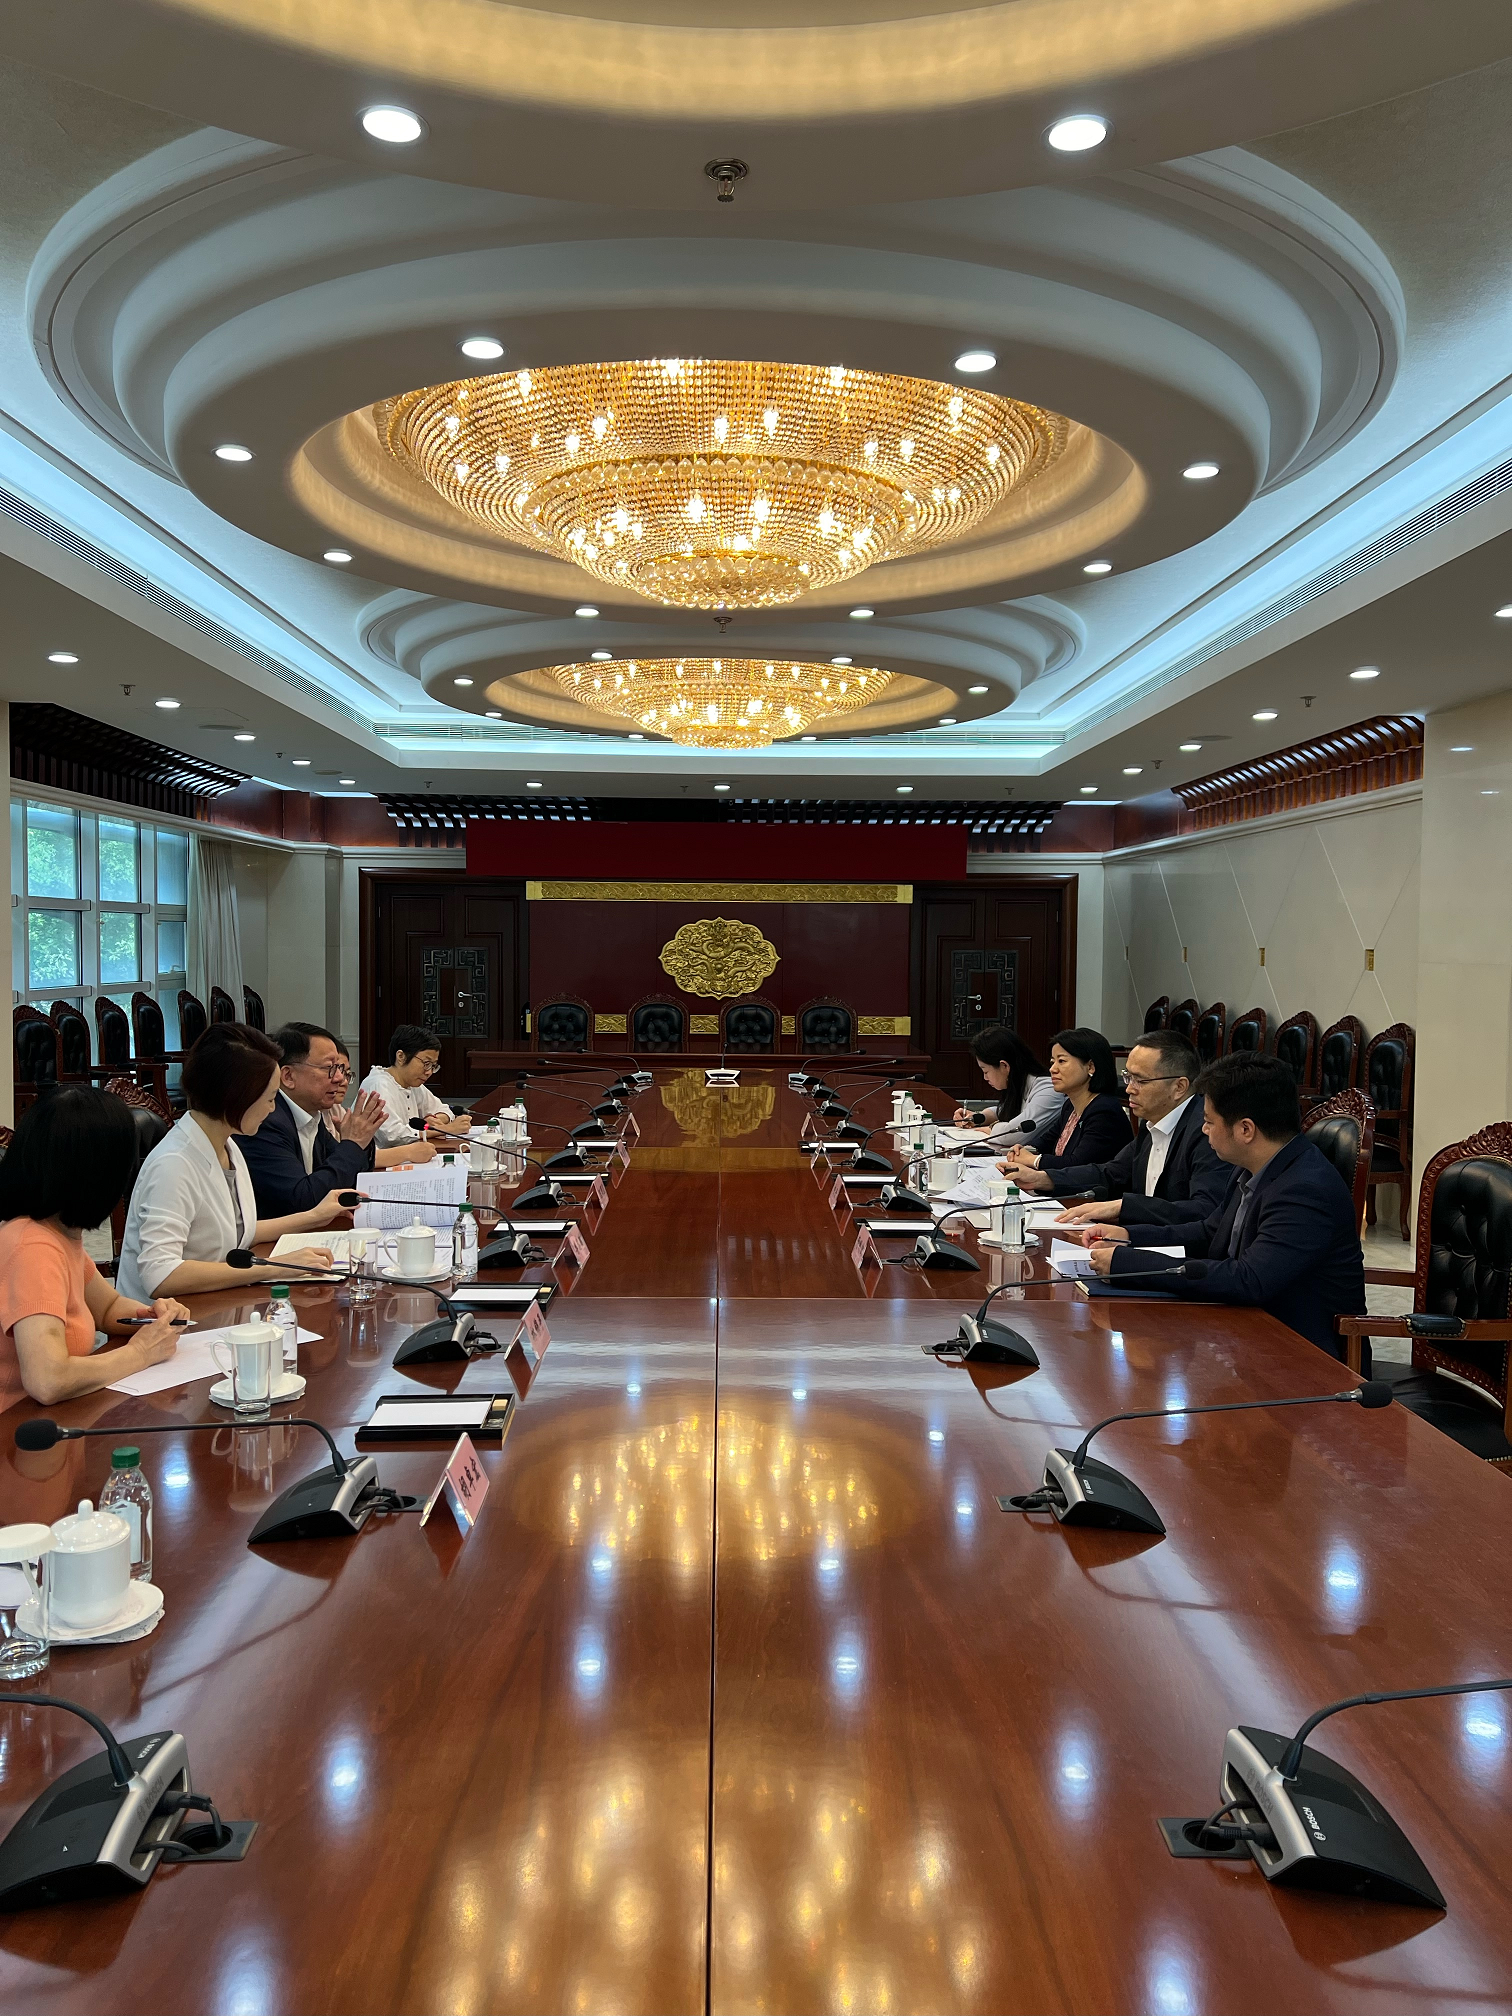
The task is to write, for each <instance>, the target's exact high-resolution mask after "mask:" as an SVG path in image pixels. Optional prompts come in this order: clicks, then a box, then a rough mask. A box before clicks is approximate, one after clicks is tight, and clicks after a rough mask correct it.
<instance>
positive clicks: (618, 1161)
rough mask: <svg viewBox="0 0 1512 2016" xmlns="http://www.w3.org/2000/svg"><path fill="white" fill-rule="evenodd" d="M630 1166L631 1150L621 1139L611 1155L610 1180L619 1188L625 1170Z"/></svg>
mask: <svg viewBox="0 0 1512 2016" xmlns="http://www.w3.org/2000/svg"><path fill="white" fill-rule="evenodd" d="M629 1167H630V1150H629V1149H628V1148H627V1147H626V1146H625V1144H624V1142H623V1141H621V1142H619V1143H618V1145H617V1146H616V1148H615V1150H614V1153H613V1154H612V1155H611V1156H610V1157H609V1181H610V1182H611V1183H612V1184H613V1185H614V1187H615V1189H616V1190H618V1188H619V1186H620V1183H621V1181H622V1180H623V1178H624V1174H625V1171H626V1170H627V1169H628V1168H629Z"/></svg>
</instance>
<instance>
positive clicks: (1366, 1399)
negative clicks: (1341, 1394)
mask: <svg viewBox="0 0 1512 2016" xmlns="http://www.w3.org/2000/svg"><path fill="white" fill-rule="evenodd" d="M1354 1397H1355V1398H1356V1400H1358V1401H1359V1403H1360V1405H1361V1406H1362V1407H1389V1406H1390V1405H1391V1401H1392V1392H1391V1382H1390V1381H1389V1380H1387V1379H1367V1380H1366V1381H1365V1384H1364V1385H1363V1386H1362V1387H1361V1388H1360V1390H1359V1392H1358V1393H1356V1395H1355V1396H1354Z"/></svg>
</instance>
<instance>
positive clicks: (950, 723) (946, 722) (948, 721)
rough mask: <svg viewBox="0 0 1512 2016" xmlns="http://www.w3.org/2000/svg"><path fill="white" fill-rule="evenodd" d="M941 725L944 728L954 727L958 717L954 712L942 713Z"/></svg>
mask: <svg viewBox="0 0 1512 2016" xmlns="http://www.w3.org/2000/svg"><path fill="white" fill-rule="evenodd" d="M939 725H940V727H942V728H954V726H955V725H956V717H955V716H954V714H942V715H941V716H940V721H939Z"/></svg>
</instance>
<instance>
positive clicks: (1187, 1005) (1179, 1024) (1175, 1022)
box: [1166, 995, 1202, 1043]
mask: <svg viewBox="0 0 1512 2016" xmlns="http://www.w3.org/2000/svg"><path fill="white" fill-rule="evenodd" d="M1201 1013H1202V1010H1201V1008H1200V1007H1199V1006H1198V1005H1197V1002H1196V1001H1195V999H1194V998H1193V997H1192V996H1191V995H1188V996H1187V998H1186V1000H1185V1001H1178V1002H1177V1003H1176V1006H1175V1007H1174V1008H1173V1009H1172V1010H1171V1019H1170V1020H1169V1022H1167V1024H1166V1027H1167V1028H1168V1029H1174V1030H1175V1031H1176V1034H1177V1035H1178V1036H1185V1038H1186V1039H1187V1041H1188V1043H1191V1042H1194V1041H1195V1040H1196V1036H1197V1017H1198V1016H1199V1015H1200V1014H1201Z"/></svg>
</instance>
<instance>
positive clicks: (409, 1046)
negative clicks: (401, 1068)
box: [388, 1022, 441, 1064]
mask: <svg viewBox="0 0 1512 2016" xmlns="http://www.w3.org/2000/svg"><path fill="white" fill-rule="evenodd" d="M440 1048H441V1038H440V1037H439V1036H438V1035H437V1034H436V1032H435V1030H434V1029H427V1028H425V1027H423V1025H422V1024H420V1023H419V1022H401V1023H400V1024H399V1027H398V1028H397V1029H396V1030H395V1031H394V1033H393V1035H392V1036H390V1038H389V1047H388V1061H389V1062H390V1064H397V1063H398V1061H399V1053H400V1051H401V1050H402V1051H403V1052H404V1054H405V1056H406V1057H418V1056H419V1054H420V1052H421V1051H422V1050H435V1051H438V1052H439V1050H440Z"/></svg>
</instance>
